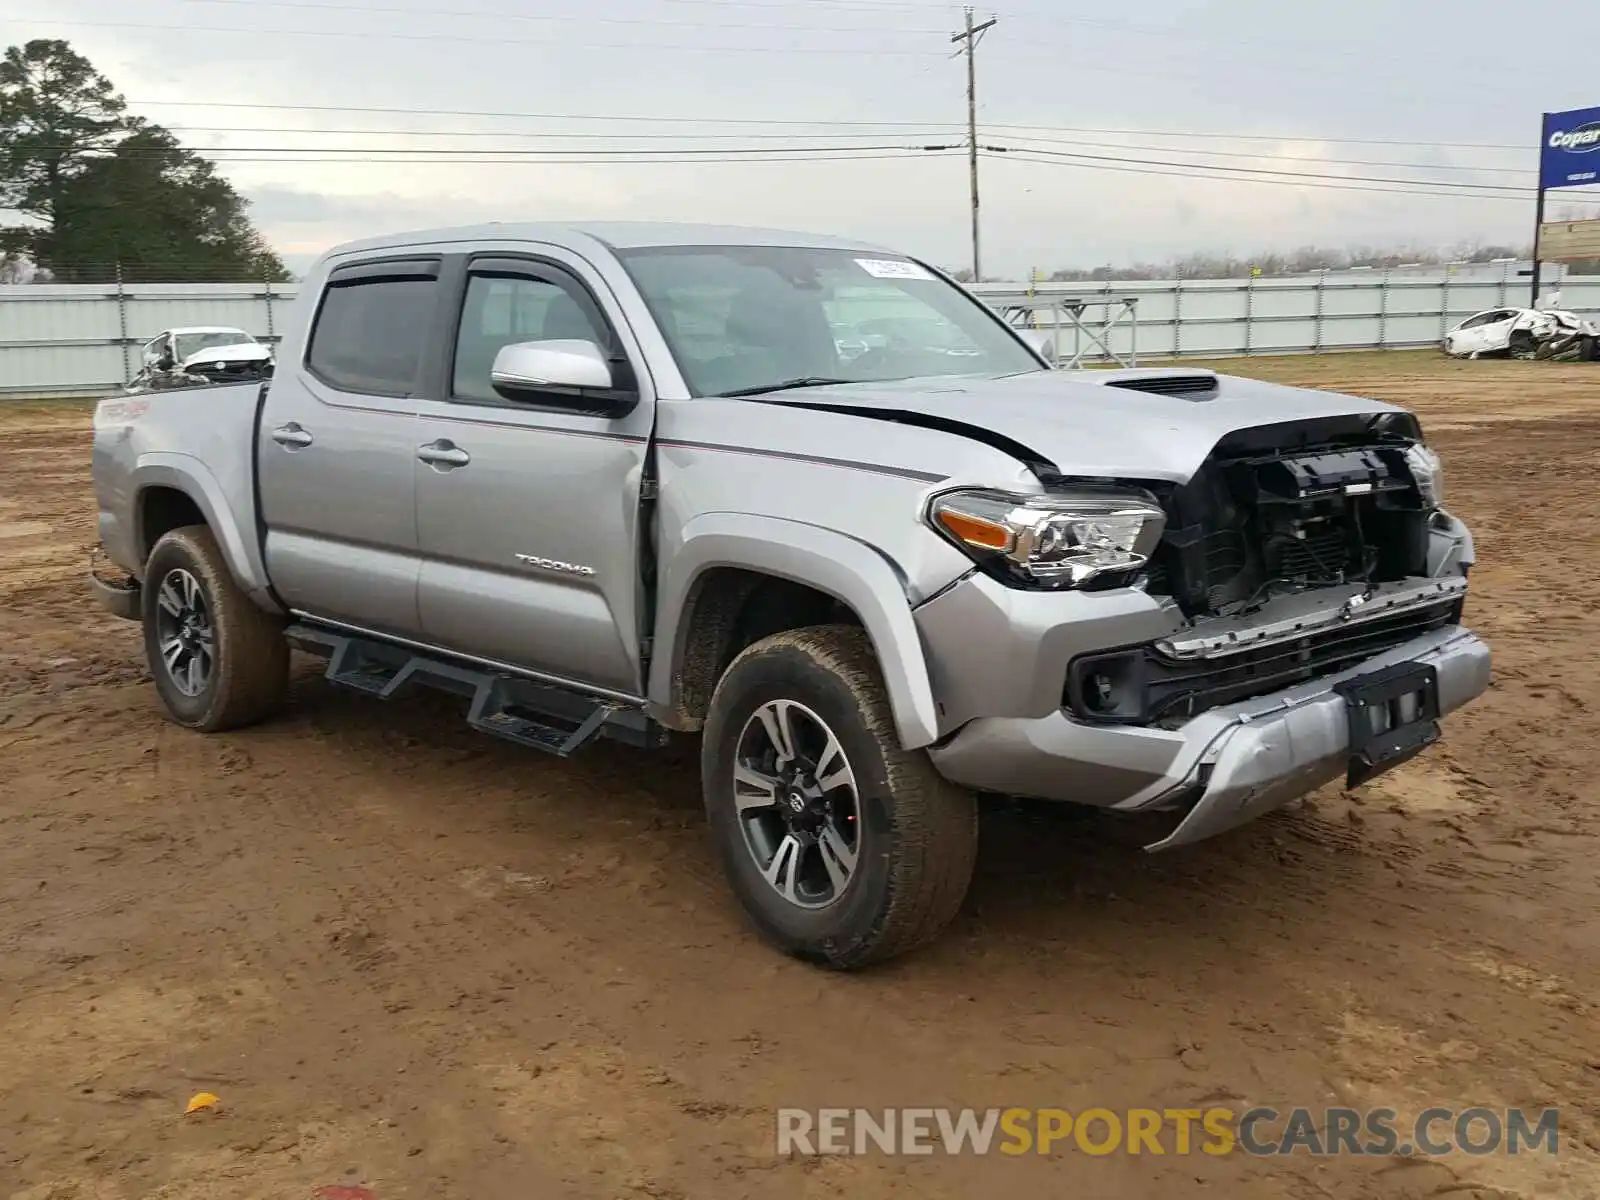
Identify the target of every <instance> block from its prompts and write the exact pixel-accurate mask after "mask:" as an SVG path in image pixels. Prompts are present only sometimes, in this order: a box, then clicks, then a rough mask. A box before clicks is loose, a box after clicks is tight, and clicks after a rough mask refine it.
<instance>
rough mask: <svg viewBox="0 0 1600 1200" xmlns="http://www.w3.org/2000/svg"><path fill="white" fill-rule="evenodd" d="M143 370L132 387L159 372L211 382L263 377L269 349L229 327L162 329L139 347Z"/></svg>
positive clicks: (243, 332) (269, 362) (268, 358)
mask: <svg viewBox="0 0 1600 1200" xmlns="http://www.w3.org/2000/svg"><path fill="white" fill-rule="evenodd" d="M142 357H143V360H144V369H143V370H142V371H141V372H140V378H138V379H135V380H134V382H135V384H138V383H141V382H143V381H144V380H145V379H147V378H148V377H149V376H150V375H153V374H155V373H156V372H159V371H179V372H182V373H186V374H190V375H199V376H203V377H205V378H206V379H209V380H211V381H212V382H217V383H220V382H223V381H225V380H229V379H246V378H255V377H260V376H261V375H264V374H266V372H267V370H268V368H269V367H270V365H271V363H272V347H270V346H266V345H263V344H262V343H261V342H258V341H257V340H256V339H255V338H253V337H251V336H250V335H249V334H248V333H246V332H245V331H244V330H242V329H235V328H234V327H233V326H231V325H189V326H184V327H182V328H178V329H163V330H162V331H161V332H160V333H158V334H156V336H155V337H153V338H151V339H150V340H149V341H148V342H146V343H145V344H144V346H143V348H142Z"/></svg>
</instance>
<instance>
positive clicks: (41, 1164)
mask: <svg viewBox="0 0 1600 1200" xmlns="http://www.w3.org/2000/svg"><path fill="white" fill-rule="evenodd" d="M1227 366H1228V368H1229V369H1233V370H1237V371H1241V372H1245V373H1251V374H1259V375H1262V376H1267V377H1272V378H1276V379H1280V380H1284V381H1289V382H1298V383H1305V384H1310V385H1314V386H1320V387H1332V388H1342V389H1345V390H1350V391H1355V392H1359V393H1363V394H1367V395H1373V396H1379V397H1383V398H1386V399H1391V400H1397V401H1401V402H1404V403H1407V404H1410V405H1412V406H1414V407H1415V408H1416V409H1417V410H1418V411H1419V412H1420V414H1421V415H1422V417H1423V419H1424V422H1425V425H1426V427H1427V429H1428V430H1429V433H1430V436H1431V440H1432V441H1433V442H1434V443H1435V444H1436V445H1437V446H1438V448H1439V449H1440V450H1441V452H1442V453H1443V455H1444V457H1445V462H1446V484H1445V486H1446V490H1447V503H1448V504H1449V505H1450V507H1452V508H1453V509H1455V510H1456V511H1457V512H1459V513H1460V514H1461V515H1463V516H1464V517H1465V518H1466V519H1467V520H1468V521H1470V522H1471V523H1472V525H1473V526H1474V529H1475V532H1476V536H1477V540H1478V552H1479V560H1480V565H1479V566H1478V569H1477V570H1476V571H1475V572H1474V574H1473V585H1474V591H1473V595H1472V599H1471V601H1470V605H1469V609H1468V619H1469V622H1470V623H1471V624H1472V625H1473V626H1475V627H1476V628H1477V629H1478V630H1479V631H1481V632H1482V633H1483V634H1484V635H1485V636H1486V637H1487V638H1488V639H1489V640H1490V641H1491V643H1492V645H1493V647H1494V650H1495V653H1496V656H1497V658H1496V664H1495V682H1494V686H1493V688H1492V690H1491V692H1490V693H1489V694H1488V696H1486V697H1485V698H1484V699H1483V700H1481V701H1480V702H1479V703H1478V704H1477V705H1476V706H1475V707H1473V708H1472V709H1470V710H1468V711H1466V712H1464V713H1462V714H1459V715H1458V716H1456V717H1455V718H1454V719H1452V720H1451V721H1449V722H1448V723H1447V728H1446V737H1445V741H1444V742H1443V743H1442V745H1440V746H1439V747H1437V748H1435V749H1434V750H1433V751H1432V752H1431V753H1430V754H1429V755H1428V756H1427V757H1426V758H1425V759H1423V760H1419V761H1418V762H1416V763H1413V764H1410V765H1408V766H1407V767H1405V768H1402V769H1401V770H1400V771H1398V772H1396V773H1394V774H1392V775H1390V776H1388V777H1385V778H1384V779H1383V780H1381V781H1379V782H1377V783H1374V784H1373V785H1371V786H1369V787H1368V788H1367V789H1364V790H1363V791H1361V792H1358V793H1356V794H1351V795H1346V794H1342V793H1341V792H1340V791H1339V790H1337V789H1333V790H1330V791H1328V792H1326V793H1323V794H1319V795H1318V796H1316V797H1314V798H1312V799H1311V800H1309V801H1308V802H1306V803H1305V804H1304V805H1303V806H1302V807H1300V808H1298V809H1297V810H1296V811H1292V812H1288V813H1284V814H1280V815H1279V816H1276V817H1273V818H1269V819H1267V820H1265V821H1262V822H1260V823H1258V824H1256V825H1255V826H1252V827H1250V828H1248V829H1245V830H1242V831H1240V832H1238V833H1236V834H1232V835H1228V836H1226V837H1223V838H1221V839H1218V840H1216V841H1213V842H1210V843H1207V844H1204V845H1201V846H1198V847H1193V848H1191V849H1188V850H1185V851H1180V852H1175V853H1173V854H1170V855H1167V856H1162V857H1152V856H1149V855H1146V854H1144V853H1143V852H1142V851H1140V850H1138V849H1137V848H1136V846H1135V844H1134V839H1133V838H1132V837H1130V836H1127V835H1126V834H1125V833H1124V832H1123V831H1122V830H1121V829H1120V828H1119V827H1117V826H1114V825H1113V826H1107V825H1106V824H1105V823H1104V821H1103V820H1102V819H1100V818H1097V817H1093V816H1089V817H1085V816H1083V815H1080V814H1076V813H1073V812H1070V811H1067V810H1064V809H1057V808H1048V807H1047V808H1043V809H1042V810H1041V809H1039V808H1021V809H1004V810H996V811H994V812H992V813H990V814H988V815H987V816H986V819H985V823H984V828H983V839H984V841H983V850H982V856H981V860H980V863H979V869H978V879H977V881H976V883H975V886H974V889H973V893H972V896H971V899H970V901H969V903H968V906H967V908H966V910H965V911H964V912H963V914H962V916H961V917H960V918H959V920H958V922H957V923H956V925H955V926H954V927H953V928H952V929H951V930H950V932H949V934H948V935H947V936H946V937H945V938H944V939H943V940H942V941H941V942H940V943H939V944H937V945H936V946H934V947H933V948H932V949H930V950H928V951H926V952H924V953H922V954H920V955H917V956H915V957H913V958H910V959H908V960H905V961H902V962H899V963H896V964H893V965H891V966H890V967H888V968H886V969H882V970H878V971H875V972H871V973H867V974H863V975H856V976H837V975H832V974H828V973H824V972H820V971H817V970H814V969H811V968H809V967H806V966H802V965H800V964H797V963H792V962H790V961H788V960H786V959H782V958H780V957H778V956H776V955H774V954H772V953H770V952H769V951H768V950H766V949H765V948H764V947H763V946H762V945H761V944H760V943H758V942H757V941H756V940H755V938H754V937H753V936H752V935H751V934H750V933H748V932H747V931H746V929H745V927H744V926H743V924H742V923H741V920H740V917H739V915H738V913H737V912H736V911H735V909H734V907H733V904H732V902H731V900H730V898H729V895H728V893H727V892H726V891H725V889H724V887H723V884H722V882H721V880H720V877H719V873H718V870H717V867H716V865H715V863H714V861H713V857H712V852H711V849H710V846H709V844H708V841H707V838H706V836H705V830H704V827H703V819H702V816H701V812H700V808H699V795H698V790H697V789H698V785H697V781H696V777H695V773H694V770H693V764H694V761H695V753H694V752H695V749H696V748H695V747H694V746H693V745H692V744H691V745H688V746H686V747H684V748H683V749H681V750H678V751H674V752H671V753H670V754H669V755H668V756H667V757H665V758H660V757H651V756H648V755H646V754H644V753H643V752H639V753H633V752H629V751H627V750H625V749H619V748H612V747H603V748H600V749H597V750H594V751H592V752H590V753H589V754H588V755H587V756H586V757H581V758H580V759H579V760H577V761H573V762H562V761H559V760H555V759H551V758H546V757H542V756H539V755H536V754H533V753H531V752H525V751H522V750H519V749H517V748H516V747H513V746H509V745H504V744H500V743H497V742H495V741H492V740H490V739H486V738H482V737H479V736H477V735H475V734H473V733H472V732H471V731H469V730H468V729H467V728H466V726H465V725H464V724H463V723H462V722H461V720H460V719H459V713H458V711H457V709H456V707H455V706H454V705H453V704H452V703H451V702H449V701H447V700H442V699H437V698H430V697H426V696H424V697H418V698H415V699H403V700H398V701H395V702H392V703H390V704H388V705H385V704H382V703H379V702H376V701H373V700H371V699H369V698H366V697H363V696H359V695H355V694H351V693H346V692H343V691H339V690H335V689H333V688H331V687H330V686H328V685H327V684H325V683H324V682H323V681H322V679H321V677H320V675H319V674H318V673H317V670H316V665H315V663H314V662H312V661H310V660H307V661H306V662H304V663H302V664H301V666H300V668H299V672H298V676H297V684H296V694H295V701H294V704H293V706H292V708H291V710H290V711H289V712H288V713H287V714H286V715H285V716H283V717H282V718H280V719H278V720H275V721H273V722H271V723H270V724H267V725H264V726H262V727H259V728H255V729H251V730H249V731H246V732H241V733H236V734H230V735H225V736H219V737H214V738H206V737H201V736H197V735H193V734H189V733H186V732H183V731H180V730H178V729H176V728H175V727H173V726H171V725H169V724H167V723H166V722H164V721H163V719H162V717H161V715H160V713H159V711H158V706H157V701H156V697H155V693H154V691H153V689H152V688H151V686H150V684H149V682H148V677H147V675H146V672H145V669H144V666H143V662H142V656H141V652H140V646H139V638H138V633H137V630H136V628H135V627H134V626H132V625H129V624H125V623H123V622H120V621H117V620H115V619H114V618H111V617H109V616H107V615H105V614H103V613H102V612H100V611H99V610H98V609H97V608H96V607H95V606H94V604H93V602H92V600H91V598H90V597H89V595H88V593H87V591H86V590H85V587H84V584H83V575H84V565H85V555H86V553H87V550H88V548H89V545H90V543H91V542H92V540H93V538H94V505H93V500H92V496H91V493H90V486H89V455H88V450H89V423H88V414H87V409H85V408H84V407H83V406H81V405H72V406H66V405H57V406H31V407H30V406H21V405H11V406H9V407H4V408H0V451H3V452H0V1196H8V1197H10V1198H11V1200H22V1198H26V1200H131V1198H135V1197H139V1198H143V1197H161V1198H164V1200H178V1198H183V1200H189V1198H194V1200H202V1198H204V1200H218V1198H226V1200H256V1198H262V1200H265V1198H268V1197H270V1198H273V1200H277V1198H285V1197H287V1198H310V1197H313V1196H323V1197H330V1198H333V1200H338V1198H339V1197H341V1196H348V1197H354V1196H360V1195H364V1193H360V1192H354V1191H348V1190H345V1191H341V1190H339V1189H340V1188H341V1187H342V1188H345V1189H349V1188H355V1187H361V1188H365V1189H368V1191H370V1193H371V1194H372V1195H374V1196H376V1197H377V1198H378V1200H401V1198H402V1197H411V1198H416V1200H445V1198H455V1197H461V1198H464V1200H465V1198H470V1200H500V1198H502V1197H504V1198H507V1200H512V1198H515V1200H522V1198H524V1197H578V1198H588V1197H606V1198H622V1197H653V1198H656V1200H673V1198H675V1200H691V1198H692V1200H701V1198H707V1200H732V1198H734V1197H747V1196H761V1197H770V1198H774V1200H785V1198H789V1197H808V1198H809V1197H832V1196H850V1197H856V1196H872V1197H877V1196H891V1197H911V1196H916V1197H931V1198H941V1197H958V1196H959V1197H968V1196H970V1197H988V1196H991V1195H995V1194H997V1193H998V1190H999V1189H1001V1188H1009V1189H1011V1190H1012V1194H1014V1195H1017V1196H1030V1197H1031V1196H1040V1197H1045V1196H1049V1197H1055V1196H1069V1195H1082V1196H1093V1197H1152V1198H1154V1197H1161V1198H1163V1200H1164V1198H1167V1197H1174V1196H1188V1195H1214V1196H1226V1197H1230V1198H1232V1197H1244V1198H1256V1197H1259V1198H1266V1197H1290V1198H1292V1200H1314V1198H1321V1197H1330V1196H1332V1197H1347V1196H1349V1197H1366V1196H1373V1197H1384V1198H1391V1197H1392V1198H1398V1197H1434V1196H1441V1195H1449V1196H1452V1197H1454V1196H1476V1197H1513V1196H1515V1197H1521V1196H1535V1195H1538V1196H1559V1197H1563V1198H1567V1197H1592V1196H1597V1195H1600V1100H1597V1099H1596V1096H1597V1095H1600V1022H1597V1021H1596V1003H1597V1001H1596V996H1597V984H1600V873H1597V868H1596V864H1597V862H1600V820H1597V818H1600V718H1597V712H1600V670H1597V664H1600V652H1597V649H1596V648H1597V647H1600V490H1597V489H1596V488H1595V487H1594V486H1593V480H1594V478H1595V476H1596V474H1597V472H1600V368H1596V367H1594V366H1583V365H1572V366H1560V365H1551V364H1543V363H1510V362H1506V363H1495V362H1482V363H1448V362H1443V361H1440V360H1439V359H1437V358H1436V357H1434V356H1407V355H1388V356H1363V357H1329V358H1326V359H1323V360H1306V359H1301V360H1254V361H1249V362H1242V363H1241V362H1235V363H1230V364H1227ZM197 1092H210V1093H214V1094H215V1095H216V1096H217V1097H219V1099H220V1103H219V1106H218V1107H217V1108H216V1109H214V1110H209V1111H203V1112H200V1113H197V1114H195V1115H193V1116H189V1117H185V1116H183V1112H184V1107H185V1104H186V1103H187V1101H188V1100H189V1098H190V1097H191V1096H192V1095H193V1094H194V1093H197ZM1255 1103H1268V1104H1273V1105H1274V1106H1277V1107H1280V1108H1283V1109H1287V1108H1290V1107H1293V1106H1295V1105H1307V1106H1312V1107H1317V1108H1320V1107H1322V1106H1326V1105H1332V1104H1348V1105H1352V1106H1354V1107H1358V1108H1366V1107H1371V1106H1387V1107H1391V1108H1395V1109H1397V1110H1400V1111H1401V1112H1402V1113H1415V1112H1416V1111H1417V1110H1419V1109H1422V1108H1424V1107H1427V1106H1429V1105H1431V1104H1438V1105H1442V1106H1446V1107H1451V1108H1455V1109H1464V1108H1467V1107H1471V1106H1474V1105H1483V1106H1489V1107H1492V1108H1502V1109H1503V1108H1505V1107H1511V1106H1521V1107H1525V1108H1530V1109H1542V1108H1545V1107H1549V1106H1557V1107H1559V1108H1560V1110H1561V1133H1560V1136H1561V1141H1560V1154H1559V1155H1558V1156H1556V1157H1554V1158H1552V1157H1550V1156H1548V1155H1546V1154H1542V1153H1540V1154H1526V1153H1525V1154H1523V1155H1521V1156H1517V1157H1512V1156H1509V1155H1504V1154H1498V1155H1490V1156H1486V1157H1481V1158H1474V1157H1467V1156H1463V1155H1460V1154H1457V1155H1454V1156H1452V1157H1449V1158H1447V1159H1443V1160H1433V1161H1428V1162H1423V1161H1421V1160H1418V1159H1397V1158H1338V1159H1330V1158H1313V1157H1310V1156H1308V1155H1306V1154H1304V1153H1301V1154H1297V1155H1295V1156H1293V1157H1287V1158H1277V1159H1261V1158H1250V1157H1246V1156H1243V1155H1237V1154H1235V1155H1228V1156H1222V1157H1210V1156H1206V1155H1202V1154H1191V1155H1188V1156H1181V1155H1176V1154H1171V1153H1169V1154H1167V1155H1165V1156H1161V1157H1157V1156H1152V1155H1150V1154H1149V1153H1146V1154H1143V1155H1139V1156H1129V1155H1123V1154H1117V1155H1110V1156H1104V1157H1091V1156H1088V1155H1085V1154H1083V1153H1081V1152H1079V1151H1077V1150H1072V1149H1059V1148H1058V1152H1056V1153H1054V1154H1051V1155H1048V1156H1039V1155H1028V1156H1024V1157H1020V1158H1004V1157H1000V1156H991V1157H984V1158H978V1157H956V1158H950V1157H945V1156H943V1155H936V1156H934V1157H931V1158H905V1157H900V1158H888V1157H885V1156H881V1155H877V1156H867V1157H848V1158H829V1159H807V1158H795V1159H780V1158H778V1157H776V1155H775V1153H774V1147H773V1129H774V1110H775V1109H776V1108H778V1107H781V1106H799V1107H817V1106H840V1107H866V1108H882V1107H886V1106H900V1107H904V1106H933V1105H951V1106H957V1107H966V1106H973V1107H979V1108H987V1107H990V1106H1032V1107H1041V1106H1060V1107H1064V1108H1068V1109H1072V1110H1081V1109H1084V1108H1088V1107H1095V1106H1099V1107H1104V1108H1109V1109H1113V1110H1123V1109H1128V1108H1137V1107H1154V1108H1163V1107H1166V1108H1171V1107H1187V1106H1193V1107H1205V1106H1211V1105H1217V1104H1222V1105H1227V1106H1232V1107H1234V1108H1237V1109H1243V1108H1245V1107H1247V1106H1249V1105H1251V1104H1255ZM330 1189H331V1190H330Z"/></svg>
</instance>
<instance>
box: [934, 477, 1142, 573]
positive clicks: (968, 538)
mask: <svg viewBox="0 0 1600 1200" xmlns="http://www.w3.org/2000/svg"><path fill="white" fill-rule="evenodd" d="M928 523H929V524H930V525H932V526H933V528H934V529H935V530H937V531H938V532H939V533H940V534H942V535H943V536H944V537H946V538H948V539H949V540H950V541H952V542H954V543H955V544H956V545H957V546H959V547H960V548H961V549H962V550H964V551H966V553H968V554H969V555H971V556H972V558H973V559H974V560H975V561H976V562H977V563H978V565H979V566H981V567H983V568H985V569H986V570H988V571H989V572H990V573H991V574H994V575H997V576H998V577H999V578H1001V579H1002V580H1003V581H1004V582H1006V583H1009V584H1011V585H1012V586H1014V587H1025V588H1037V589H1045V590H1054V589H1059V588H1079V589H1095V588H1106V587H1123V586H1126V585H1128V584H1130V583H1132V582H1133V581H1134V579H1135V578H1137V576H1138V575H1139V573H1140V572H1141V571H1142V570H1143V569H1144V566H1145V564H1146V563H1148V562H1149V561H1150V555H1151V554H1152V553H1153V552H1154V551H1155V548H1156V544H1157V543H1158V542H1159V541H1160V540H1161V531H1162V529H1163V528H1164V527H1165V525H1166V514H1165V513H1164V512H1163V511H1162V509H1161V506H1160V505H1159V504H1157V503H1156V502H1155V500H1154V499H1153V498H1152V497H1149V496H1145V495H1140V494H1138V493H1133V492H1094V491H1082V492H1072V493H1067V494H1052V495H1048V496H1013V495H1008V494H1006V493H1004V492H989V491H957V492H946V493H945V494H944V495H942V496H936V497H934V499H933V501H932V503H930V504H929V506H928Z"/></svg>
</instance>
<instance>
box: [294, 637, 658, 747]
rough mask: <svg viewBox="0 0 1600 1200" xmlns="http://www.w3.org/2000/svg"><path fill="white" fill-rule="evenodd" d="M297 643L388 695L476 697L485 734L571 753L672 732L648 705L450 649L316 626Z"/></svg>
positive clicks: (475, 714) (472, 711)
mask: <svg viewBox="0 0 1600 1200" xmlns="http://www.w3.org/2000/svg"><path fill="white" fill-rule="evenodd" d="M284 636H285V637H286V638H287V639H288V641H289V644H290V645H291V646H293V647H294V648H295V649H297V650H304V651H306V652H307V653H309V654H316V655H319V656H324V657H326V658H327V660H328V669H327V671H326V672H325V674H326V676H327V678H328V680H329V682H331V683H337V684H339V685H341V686H343V687H347V688H353V689H354V690H356V691H358V692H366V693H367V694H368V695H372V696H377V697H378V698H379V699H380V700H388V699H389V698H390V697H392V696H395V695H398V694H399V693H400V692H401V691H402V690H403V689H404V688H406V687H408V686H410V685H411V684H417V685H419V686H422V687H428V688H433V689H434V690H436V691H441V692H448V693H450V694H451V695H453V696H462V697H465V698H466V699H468V700H469V701H471V707H470V708H469V709H468V711H467V724H469V725H471V726H472V727H473V728H474V729H477V730H481V731H482V732H484V733H490V734H493V735H494V736H495V737H498V738H504V739H505V740H506V741H508V742H516V743H517V745H519V746H528V747H531V748H532V749H535V750H543V751H545V752H546V753H549V754H555V755H559V756H560V757H562V758H566V757H568V756H569V755H571V754H573V753H575V752H576V751H578V750H580V749H582V748H583V747H584V746H586V745H588V744H589V743H590V742H592V741H593V740H594V739H595V738H597V737H607V738H611V739H612V740H614V741H619V742H625V743H627V744H628V745H632V746H644V747H658V746H665V745H666V744H667V739H668V737H669V736H670V735H669V734H668V733H667V730H666V729H665V728H664V727H663V726H661V725H658V724H656V722H654V721H652V720H651V719H650V718H649V717H647V716H646V715H645V713H644V711H643V710H642V709H640V708H637V707H635V706H633V705H630V704H627V703H624V702H623V701H620V700H605V699H601V698H599V697H597V696H591V695H588V694H587V693H584V692H580V691H577V690H575V689H572V688H564V687H560V686H557V685H555V684H548V683H537V682H535V681H533V680H531V679H523V678H520V677H518V676H515V675H508V674H506V673H504V672H502V671H492V670H487V669H485V668H482V667H476V666H473V665H472V664H470V663H467V662H463V661H460V660H456V659H451V658H448V657H445V656H438V657H435V656H432V655H427V654H422V653H419V652H417V651H415V650H412V649H410V648H408V647H405V646H397V645H393V644H391V643H389V642H382V641H378V640H376V639H374V638H363V637H356V636H353V635H351V634H346V633H340V632H338V631H336V630H332V629H324V628H321V627H320V626H316V625H305V624H297V625H291V626H290V627H289V628H288V629H287V630H286V631H285V633H284Z"/></svg>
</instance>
